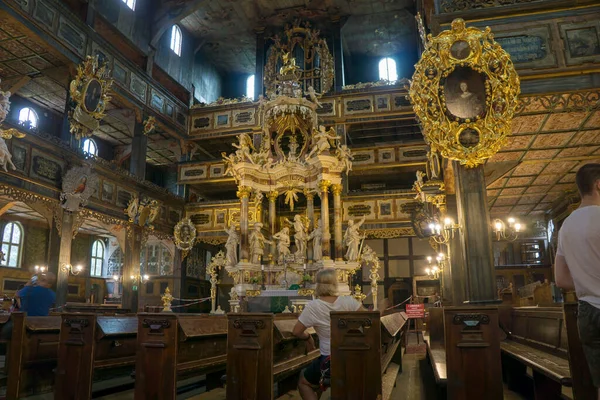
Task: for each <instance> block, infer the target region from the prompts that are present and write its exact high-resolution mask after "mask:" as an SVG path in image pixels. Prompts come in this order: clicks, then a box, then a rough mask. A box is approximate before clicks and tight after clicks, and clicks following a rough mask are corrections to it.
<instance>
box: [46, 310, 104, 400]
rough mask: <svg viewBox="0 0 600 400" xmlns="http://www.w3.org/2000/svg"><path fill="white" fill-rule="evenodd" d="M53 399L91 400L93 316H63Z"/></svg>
mask: <svg viewBox="0 0 600 400" xmlns="http://www.w3.org/2000/svg"><path fill="white" fill-rule="evenodd" d="M61 317H62V323H61V327H60V336H59V344H58V365H57V368H56V384H55V387H54V396H55V398H57V399H88V398H91V396H92V381H93V377H94V354H95V351H96V349H95V347H96V341H95V340H94V339H95V337H96V318H97V316H96V314H92V313H88V314H80V313H77V314H62V315H61Z"/></svg>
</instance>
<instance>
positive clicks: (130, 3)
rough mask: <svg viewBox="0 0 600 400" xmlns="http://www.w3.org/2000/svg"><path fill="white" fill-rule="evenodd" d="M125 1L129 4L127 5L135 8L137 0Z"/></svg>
mask: <svg viewBox="0 0 600 400" xmlns="http://www.w3.org/2000/svg"><path fill="white" fill-rule="evenodd" d="M123 3H125V4H127V7H129V8H131V9H132V10H135V0H123Z"/></svg>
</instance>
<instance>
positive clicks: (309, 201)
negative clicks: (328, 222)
mask: <svg viewBox="0 0 600 400" xmlns="http://www.w3.org/2000/svg"><path fill="white" fill-rule="evenodd" d="M304 195H305V196H306V216H307V217H308V233H309V234H310V233H311V232H312V231H313V229H315V195H314V193H313V192H311V191H309V190H306V189H305V190H304ZM306 248H307V260H309V262H312V260H313V244H312V240H309V241H308V243H307V246H306Z"/></svg>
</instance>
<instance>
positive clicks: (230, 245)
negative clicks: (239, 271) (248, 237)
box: [225, 224, 240, 267]
mask: <svg viewBox="0 0 600 400" xmlns="http://www.w3.org/2000/svg"><path fill="white" fill-rule="evenodd" d="M225 233H227V235H228V237H227V243H225V250H227V266H228V267H235V266H236V265H237V263H238V258H237V249H238V244H239V243H240V235H238V233H237V232H236V230H235V225H233V224H231V226H229V229H226V230H225Z"/></svg>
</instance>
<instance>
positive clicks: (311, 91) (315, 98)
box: [307, 86, 323, 108]
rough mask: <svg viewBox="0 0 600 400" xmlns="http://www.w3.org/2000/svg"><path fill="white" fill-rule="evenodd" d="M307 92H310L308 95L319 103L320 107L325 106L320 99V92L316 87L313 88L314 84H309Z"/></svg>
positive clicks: (311, 99) (314, 101)
mask: <svg viewBox="0 0 600 400" xmlns="http://www.w3.org/2000/svg"><path fill="white" fill-rule="evenodd" d="M307 92H308V97H309V98H310V101H312V102H313V103H315V104H316V105H317V107H319V108H321V107H323V105H322V104H321V102H320V101H319V97H318V96H319V93H317V92H316V91H315V88H313V87H312V86H309V87H308V90H307Z"/></svg>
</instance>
